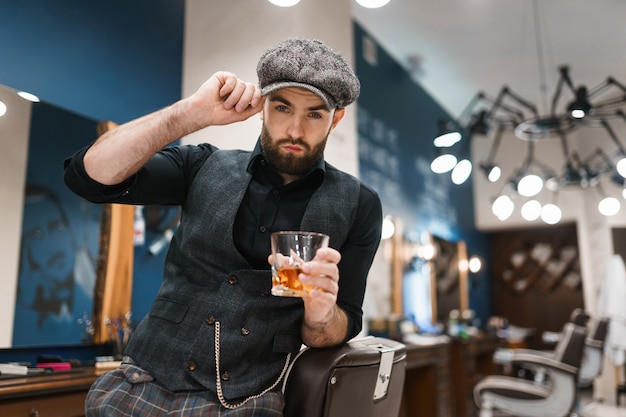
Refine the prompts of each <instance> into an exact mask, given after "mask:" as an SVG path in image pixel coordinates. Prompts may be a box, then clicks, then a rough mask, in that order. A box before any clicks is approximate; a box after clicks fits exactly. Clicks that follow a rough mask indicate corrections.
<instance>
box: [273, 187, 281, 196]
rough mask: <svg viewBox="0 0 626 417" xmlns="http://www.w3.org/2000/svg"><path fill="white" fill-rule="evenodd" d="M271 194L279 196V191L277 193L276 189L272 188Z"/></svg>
mask: <svg viewBox="0 0 626 417" xmlns="http://www.w3.org/2000/svg"><path fill="white" fill-rule="evenodd" d="M272 194H274V195H278V194H280V191H278V190H277V189H275V188H274V190H273V191H272Z"/></svg>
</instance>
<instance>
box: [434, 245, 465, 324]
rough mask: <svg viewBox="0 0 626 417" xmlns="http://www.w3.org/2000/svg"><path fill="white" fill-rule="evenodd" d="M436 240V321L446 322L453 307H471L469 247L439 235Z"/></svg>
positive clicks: (462, 308)
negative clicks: (468, 282) (468, 266)
mask: <svg viewBox="0 0 626 417" xmlns="http://www.w3.org/2000/svg"><path fill="white" fill-rule="evenodd" d="M432 243H433V245H434V247H435V256H434V257H433V258H432V260H431V262H430V264H431V274H432V282H433V283H434V287H435V288H434V289H435V291H434V293H435V295H434V297H433V321H434V322H437V323H445V322H446V321H447V320H448V317H449V315H450V312H451V311H452V310H457V312H459V313H461V312H463V311H465V310H467V309H468V308H469V301H468V298H469V297H468V288H467V249H466V245H465V242H463V241H459V242H451V241H449V240H446V239H443V238H441V237H438V236H432Z"/></svg>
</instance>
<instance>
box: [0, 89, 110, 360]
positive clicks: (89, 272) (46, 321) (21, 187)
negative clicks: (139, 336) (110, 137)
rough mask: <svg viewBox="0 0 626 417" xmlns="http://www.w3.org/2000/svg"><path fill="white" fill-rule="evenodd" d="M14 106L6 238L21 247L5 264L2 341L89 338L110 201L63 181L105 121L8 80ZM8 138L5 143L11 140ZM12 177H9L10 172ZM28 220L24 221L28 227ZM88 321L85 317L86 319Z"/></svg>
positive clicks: (3, 122)
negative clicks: (19, 157)
mask: <svg viewBox="0 0 626 417" xmlns="http://www.w3.org/2000/svg"><path fill="white" fill-rule="evenodd" d="M0 100H1V101H3V102H4V103H5V105H6V113H5V114H4V115H3V116H2V117H0V132H2V135H3V136H4V138H3V141H4V140H6V141H7V142H6V143H5V145H6V146H5V149H6V150H7V151H8V153H9V155H4V156H2V160H3V161H4V160H5V158H9V159H15V158H14V157H12V156H11V155H12V154H13V153H15V152H19V151H20V150H21V151H23V152H24V155H25V156H26V158H24V160H23V161H22V162H21V165H20V164H19V163H17V162H16V161H14V160H9V161H7V162H8V163H9V164H10V165H12V166H13V169H12V171H13V172H12V175H11V177H10V178H11V180H10V181H11V182H13V183H15V178H18V181H17V183H15V186H14V187H12V188H11V187H8V188H7V190H8V192H7V194H6V195H4V196H3V201H5V200H4V199H5V198H6V199H8V200H7V201H14V202H16V203H19V204H15V203H14V205H12V206H9V207H7V206H4V205H3V206H4V211H3V214H4V216H3V217H5V218H4V219H3V221H6V222H10V223H11V224H13V225H15V227H14V229H12V230H13V231H12V232H11V233H15V234H14V235H5V239H7V241H10V242H11V244H12V245H13V246H18V247H19V248H18V250H17V252H18V253H16V255H15V256H11V257H10V258H7V259H6V262H5V261H3V262H2V265H1V266H0V269H1V272H2V273H3V278H4V279H5V282H6V287H5V291H3V294H2V295H1V296H0V297H1V298H2V300H3V304H4V305H6V306H9V307H7V309H8V311H6V314H3V315H2V317H1V318H0V321H2V323H0V325H1V326H2V329H3V340H2V342H1V343H0V347H2V348H7V347H31V346H43V345H45V346H50V345H72V344H81V343H85V342H87V341H88V340H89V335H88V334H87V333H86V332H85V330H86V327H85V321H84V320H83V319H84V318H85V317H88V316H90V315H91V312H92V307H93V292H94V284H95V279H96V262H97V253H98V241H99V235H100V218H101V213H102V208H101V207H100V206H98V205H94V204H90V203H87V202H86V201H84V200H83V199H81V198H80V197H78V196H76V195H75V194H73V193H72V192H71V191H70V190H69V189H68V188H67V187H66V186H65V184H64V183H63V160H64V159H65V158H66V157H67V156H69V155H71V154H72V153H73V152H74V151H76V150H77V149H79V148H80V147H82V146H84V145H86V144H88V143H89V142H91V141H92V140H93V139H95V137H96V135H97V130H96V125H97V122H96V121H94V120H91V119H89V118H86V117H84V116H82V115H78V114H76V113H73V112H70V111H67V110H64V109H62V108H59V107H57V106H54V105H50V104H48V103H43V102H41V103H28V102H26V101H25V100H23V99H21V98H20V97H18V96H17V94H16V91H14V90H12V89H10V88H7V87H4V86H0ZM3 143H4V142H3ZM5 178H7V177H5ZM20 226H21V227H20ZM81 323H82V324H81Z"/></svg>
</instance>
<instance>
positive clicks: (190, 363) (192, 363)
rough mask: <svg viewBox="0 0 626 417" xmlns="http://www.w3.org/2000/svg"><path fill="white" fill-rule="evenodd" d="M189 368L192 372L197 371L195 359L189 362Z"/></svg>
mask: <svg viewBox="0 0 626 417" xmlns="http://www.w3.org/2000/svg"><path fill="white" fill-rule="evenodd" d="M187 369H189V370H190V371H191V372H193V371H195V370H196V363H195V362H194V361H189V362H187Z"/></svg>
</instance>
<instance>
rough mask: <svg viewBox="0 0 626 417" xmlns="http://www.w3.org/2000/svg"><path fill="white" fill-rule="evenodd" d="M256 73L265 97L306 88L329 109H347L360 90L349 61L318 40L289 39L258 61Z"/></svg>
mask: <svg viewBox="0 0 626 417" xmlns="http://www.w3.org/2000/svg"><path fill="white" fill-rule="evenodd" d="M256 72H257V75H258V76H259V86H260V87H261V94H262V95H264V96H265V95H267V94H269V93H271V92H273V91H276V90H279V89H281V88H287V87H300V88H306V89H307V90H309V91H311V92H313V93H315V94H316V95H317V96H319V98H321V99H322V100H323V101H324V103H325V104H326V105H327V106H328V108H329V109H334V108H341V107H346V106H347V105H348V104H350V103H352V102H353V101H354V100H356V99H357V97H358V96H359V92H360V90H361V84H360V83H359V79H358V78H357V76H356V74H355V73H354V71H353V70H352V68H351V67H350V65H349V64H348V63H347V62H346V60H345V59H344V58H343V57H342V56H341V55H339V54H338V53H337V52H335V51H333V50H332V49H330V48H329V47H328V46H326V45H325V44H324V43H322V42H321V41H319V40H315V39H302V38H295V39H288V40H286V41H283V42H281V43H279V44H277V45H276V46H273V47H272V48H270V49H268V50H267V51H265V52H264V53H263V55H262V56H261V58H260V59H259V63H258V65H257V67H256Z"/></svg>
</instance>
